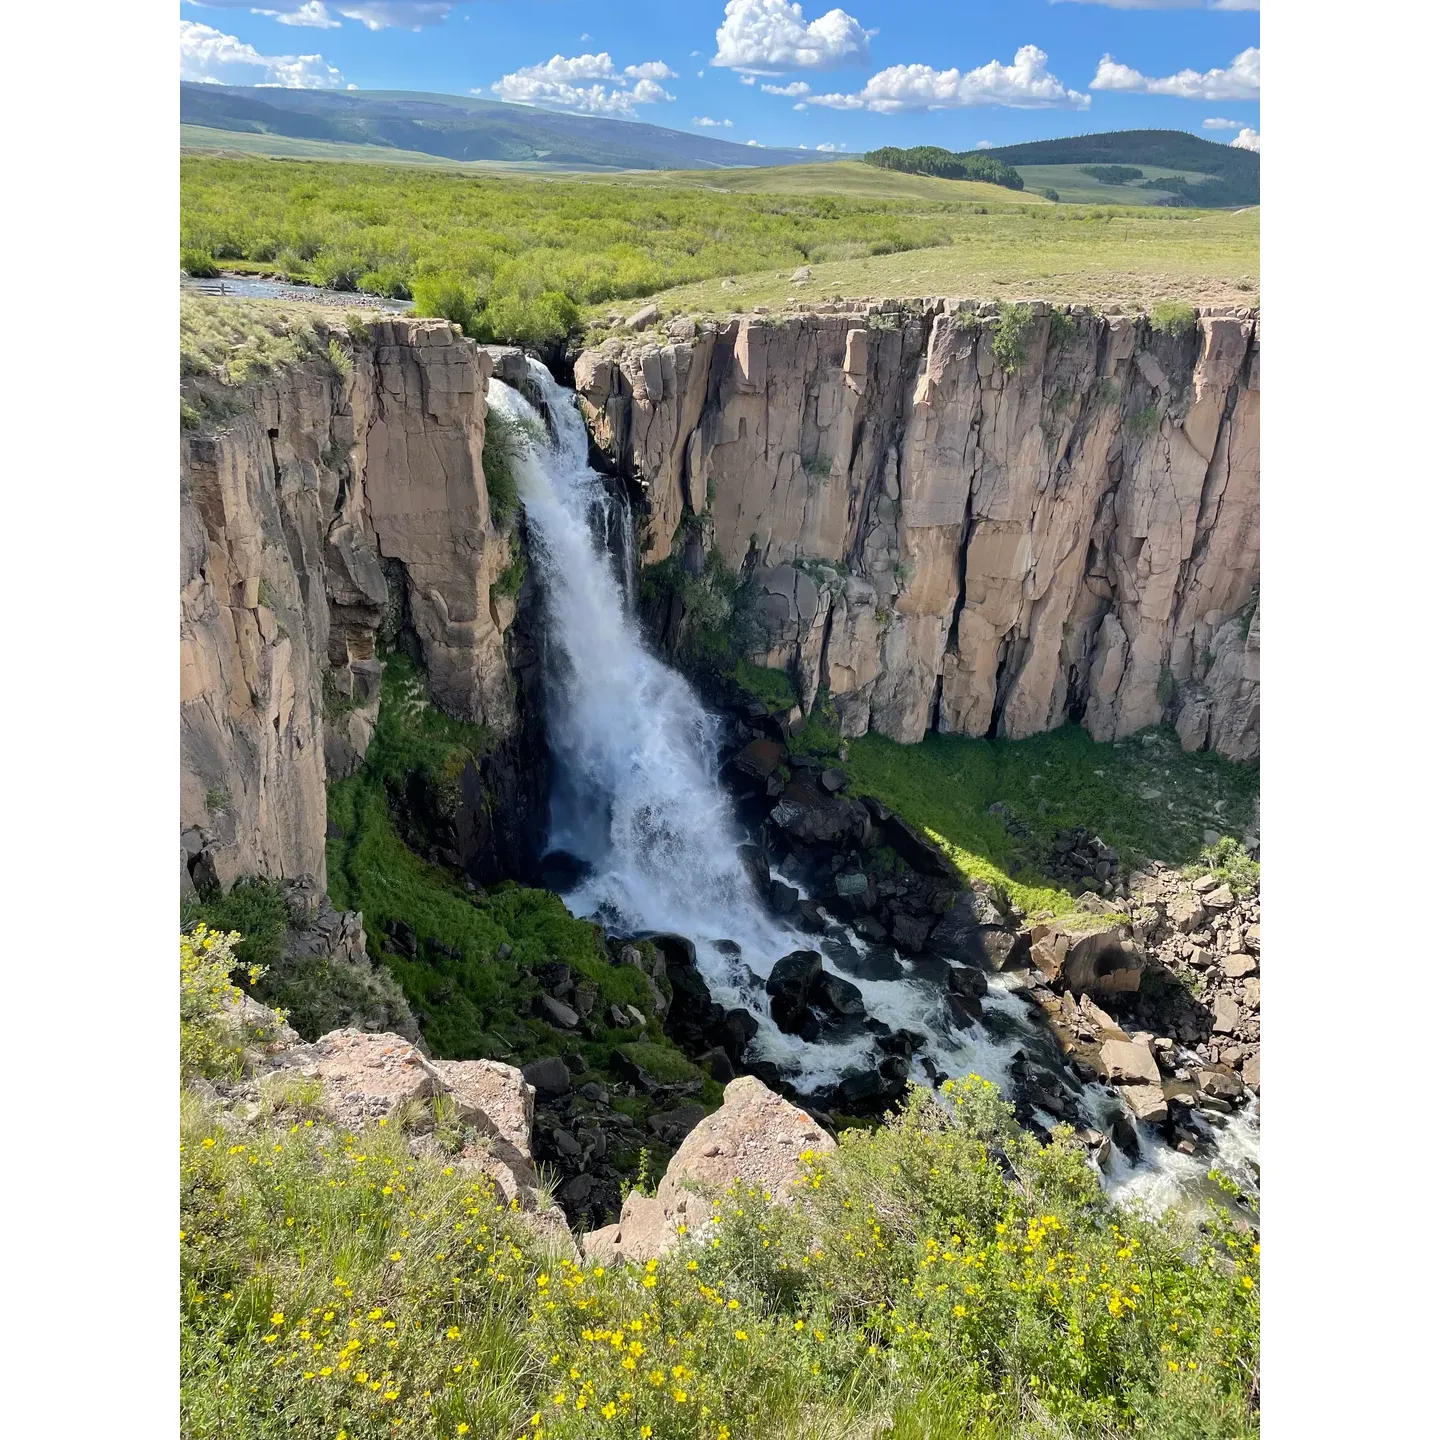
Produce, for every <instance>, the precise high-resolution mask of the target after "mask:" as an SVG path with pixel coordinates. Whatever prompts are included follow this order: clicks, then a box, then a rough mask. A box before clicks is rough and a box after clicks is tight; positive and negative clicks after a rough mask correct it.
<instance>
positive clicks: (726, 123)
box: [690, 115, 735, 130]
mask: <svg viewBox="0 0 1440 1440" xmlns="http://www.w3.org/2000/svg"><path fill="white" fill-rule="evenodd" d="M690 123H691V124H692V125H700V126H703V127H704V128H705V129H707V130H729V129H730V128H731V127H732V126H733V125H734V124H735V122H734V121H733V120H712V119H711V118H710V117H709V116H708V115H695V116H692V117H691V120H690Z"/></svg>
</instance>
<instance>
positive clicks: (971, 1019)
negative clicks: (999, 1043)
mask: <svg viewBox="0 0 1440 1440" xmlns="http://www.w3.org/2000/svg"><path fill="white" fill-rule="evenodd" d="M945 1009H946V1011H947V1013H948V1014H949V1016H950V1019H951V1022H952V1023H953V1024H954V1025H955V1028H956V1029H957V1030H965V1029H968V1028H969V1027H970V1026H971V1025H974V1024H976V1023H977V1022H978V1021H979V1019H980V1016H981V1014H982V1013H983V1012H982V1010H981V1006H980V1002H979V1001H978V1000H972V999H971V998H970V997H969V996H968V995H956V994H955V993H954V992H953V991H950V992H948V993H947V994H946V996H945Z"/></svg>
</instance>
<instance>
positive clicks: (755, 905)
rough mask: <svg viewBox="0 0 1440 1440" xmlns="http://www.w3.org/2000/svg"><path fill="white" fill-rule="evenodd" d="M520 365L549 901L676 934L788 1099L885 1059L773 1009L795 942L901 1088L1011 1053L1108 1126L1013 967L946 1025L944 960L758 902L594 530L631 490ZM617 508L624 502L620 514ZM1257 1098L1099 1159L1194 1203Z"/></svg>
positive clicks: (623, 571) (705, 746)
mask: <svg viewBox="0 0 1440 1440" xmlns="http://www.w3.org/2000/svg"><path fill="white" fill-rule="evenodd" d="M529 371H530V374H529V382H530V383H528V384H527V386H526V389H527V391H528V392H529V393H530V394H532V395H536V396H538V397H541V398H542V399H543V409H544V412H545V414H544V417H543V418H542V416H541V415H540V413H539V412H538V411H537V410H536V408H535V407H534V406H532V405H531V403H530V402H529V401H528V400H527V399H526V398H524V396H522V395H521V394H520V393H519V392H518V391H517V390H515V389H513V388H511V387H510V386H507V385H505V384H504V383H502V382H501V381H500V380H498V379H494V378H492V379H491V381H490V389H489V403H490V406H491V408H493V409H495V410H499V411H501V412H502V413H504V414H505V415H507V416H508V417H509V418H511V419H512V420H516V421H522V422H529V423H528V424H527V427H526V428H527V429H528V431H529V432H530V433H531V434H532V435H537V436H538V435H545V436H547V437H548V439H546V440H544V441H541V440H538V439H537V440H534V441H533V442H531V443H528V444H527V445H526V446H525V447H524V448H523V449H522V451H521V453H520V454H519V455H518V456H517V457H516V461H515V468H516V474H517V481H518V486H519V492H520V497H521V501H522V503H523V505H524V509H525V516H526V524H527V529H528V534H529V548H530V562H531V566H532V568H533V569H534V571H535V574H536V579H537V582H538V585H539V589H540V593H541V596H542V603H543V607H544V635H545V643H546V647H547V653H546V661H545V665H546V686H547V723H548V729H549V743H550V747H551V752H552V758H553V762H554V775H555V779H554V785H553V790H552V794H551V812H550V829H549V845H550V848H551V849H552V850H554V851H560V852H564V853H566V854H567V855H569V856H572V857H574V858H575V860H577V861H578V862H580V865H581V867H582V869H583V876H582V878H580V879H579V880H578V881H576V882H575V883H574V884H573V887H572V888H570V889H569V890H568V892H567V893H565V894H564V895H563V899H564V901H565V903H566V905H567V907H568V908H569V909H570V910H571V912H572V913H574V914H575V915H577V916H582V917H591V918H594V919H595V920H596V921H597V922H599V923H600V924H601V925H602V926H603V927H604V928H605V929H606V931H607V932H609V933H611V934H613V935H620V936H630V935H636V934H640V933H644V932H665V933H672V934H675V935H680V936H684V937H686V938H687V939H688V940H689V941H690V942H692V943H693V945H694V947H695V959H696V965H697V967H698V969H699V971H700V972H701V974H702V976H703V978H704V980H705V983H706V985H707V986H708V987H709V990H710V993H711V996H712V997H713V999H714V1000H715V1001H716V1002H717V1003H719V1004H720V1005H722V1006H723V1007H725V1009H727V1010H731V1009H737V1008H738V1009H743V1010H745V1011H747V1012H748V1013H749V1014H750V1015H751V1016H753V1018H754V1022H755V1025H756V1027H757V1028H756V1032H755V1035H754V1038H753V1039H752V1040H751V1041H750V1043H749V1047H748V1050H747V1051H746V1061H747V1063H751V1064H764V1063H766V1062H768V1063H769V1064H771V1065H773V1066H775V1067H776V1069H777V1070H778V1072H779V1074H780V1075H781V1076H783V1078H784V1079H785V1081H787V1082H788V1083H789V1084H790V1085H792V1086H793V1087H794V1088H795V1090H796V1091H797V1092H798V1093H799V1094H801V1095H802V1096H803V1095H806V1094H811V1093H815V1092H820V1091H825V1090H826V1089H827V1088H828V1087H834V1086H836V1085H838V1084H839V1083H840V1082H842V1081H843V1080H844V1079H845V1077H847V1076H852V1075H855V1074H856V1073H857V1072H859V1073H864V1072H866V1071H869V1070H874V1069H876V1068H877V1067H878V1066H880V1065H881V1064H882V1063H883V1062H884V1061H885V1059H886V1056H885V1053H884V1052H883V1051H882V1049H881V1047H880V1045H879V1043H878V1041H877V1038H876V1035H875V1034H874V1033H871V1032H870V1031H867V1030H865V1029H863V1028H852V1029H850V1030H849V1031H847V1032H845V1033H843V1034H840V1035H838V1036H836V1037H835V1038H832V1039H829V1040H827V1039H825V1038H821V1039H820V1040H813V1041H811V1040H805V1039H802V1038H801V1037H800V1036H799V1035H795V1034H789V1033H786V1032H784V1031H782V1030H781V1029H780V1028H779V1027H778V1026H777V1025H776V1023H775V1021H774V1020H773V1019H772V1016H771V1007H770V999H769V996H767V994H766V992H765V980H766V979H767V977H769V976H770V974H771V971H772V969H773V967H774V966H775V965H776V963H777V962H779V961H780V960H781V959H782V958H784V957H786V956H789V955H791V954H793V953H794V952H795V951H799V950H818V951H819V952H820V953H821V955H822V956H823V962H824V969H825V971H826V972H827V973H831V974H834V975H836V976H839V977H841V978H842V979H843V980H844V981H845V982H847V983H848V984H849V985H850V986H854V987H856V988H857V989H858V991H859V993H860V996H861V998H862V999H863V1003H864V1008H865V1014H866V1015H867V1016H868V1017H872V1018H873V1020H875V1021H878V1022H882V1023H883V1026H884V1027H888V1030H889V1031H890V1032H899V1031H906V1032H909V1034H910V1035H911V1036H913V1037H915V1038H916V1044H915V1049H914V1053H913V1054H912V1055H911V1056H910V1057H909V1061H908V1063H909V1076H908V1078H909V1079H910V1080H912V1081H913V1082H914V1083H916V1084H920V1085H929V1084H931V1083H933V1079H934V1077H935V1075H936V1074H944V1075H949V1076H953V1077H957V1078H958V1077H963V1076H965V1075H967V1074H970V1073H975V1074H978V1075H980V1076H982V1077H983V1078H985V1079H988V1080H990V1081H992V1082H993V1083H994V1084H996V1085H997V1086H998V1087H1000V1088H1001V1090H1002V1091H1004V1092H1007V1093H1008V1092H1009V1090H1010V1089H1011V1086H1012V1074H1013V1067H1014V1065H1015V1063H1016V1056H1017V1051H1019V1052H1023V1055H1024V1063H1025V1064H1027V1065H1029V1066H1031V1067H1033V1068H1034V1069H1035V1070H1036V1071H1038V1072H1043V1074H1044V1075H1045V1076H1046V1077H1048V1078H1047V1083H1050V1084H1051V1085H1052V1086H1053V1088H1054V1091H1055V1093H1057V1094H1060V1095H1063V1096H1064V1097H1065V1100H1066V1103H1067V1107H1068V1108H1069V1109H1071V1110H1072V1112H1077V1113H1078V1115H1079V1116H1080V1117H1081V1123H1082V1124H1085V1125H1088V1126H1091V1127H1093V1128H1094V1129H1096V1130H1099V1131H1104V1132H1109V1131H1110V1130H1111V1129H1112V1128H1113V1127H1114V1126H1115V1124H1116V1122H1117V1121H1120V1122H1121V1123H1124V1120H1123V1116H1124V1106H1123V1102H1121V1101H1120V1100H1119V1099H1118V1098H1117V1097H1116V1096H1115V1094H1114V1093H1113V1092H1112V1091H1110V1090H1108V1089H1107V1088H1106V1087H1104V1086H1102V1085H1099V1084H1095V1083H1085V1082H1082V1081H1081V1080H1080V1079H1078V1078H1077V1077H1076V1075H1075V1073H1074V1071H1073V1069H1072V1067H1071V1066H1070V1065H1069V1064H1068V1063H1067V1061H1066V1059H1065V1056H1064V1055H1063V1054H1062V1052H1061V1049H1060V1047H1059V1044H1058V1042H1057V1040H1056V1038H1055V1037H1054V1035H1053V1034H1052V1033H1051V1032H1050V1030H1049V1029H1048V1028H1047V1027H1046V1026H1045V1025H1044V1024H1043V1023H1042V1022H1041V1021H1040V1020H1038V1019H1037V1017H1036V1015H1035V1013H1034V1011H1033V1010H1032V1009H1031V1008H1030V1007H1029V1006H1027V1005H1026V1004H1025V1003H1024V1002H1023V1000H1022V998H1021V997H1020V995H1018V994H1017V993H1015V991H1014V989H1013V988H1012V986H1011V984H1010V983H1009V981H1010V979H1011V977H1007V976H1005V975H1003V974H997V975H992V976H990V977H989V980H988V991H987V993H986V994H985V995H984V996H983V998H982V999H981V1001H980V1005H981V1010H982V1014H981V1018H980V1020H979V1022H978V1023H971V1024H969V1025H966V1026H964V1027H963V1028H961V1027H960V1026H958V1025H957V1024H956V1022H955V1018H954V1013H953V1011H952V1010H951V1009H950V1008H948V1007H947V1005H946V1003H945V1001H946V987H945V983H944V981H943V979H942V980H939V981H937V979H936V974H937V971H938V973H940V974H943V973H944V969H943V967H944V963H945V962H944V961H942V960H938V959H931V958H930V957H927V956H925V955H924V954H921V955H918V956H913V957H910V956H903V955H899V954H897V953H895V952H893V951H891V950H890V949H889V947H876V946H874V945H873V944H872V942H869V941H867V940H865V939H862V938H861V937H860V936H859V935H858V934H856V933H855V931H854V930H853V929H852V928H851V927H850V926H848V925H847V924H845V923H844V922H843V921H842V920H840V919H839V918H836V917H833V916H830V915H828V914H826V916H825V933H824V935H817V934H814V933H808V934H807V933H804V932H802V930H801V929H799V928H797V927H796V926H795V925H794V924H792V923H791V922H790V921H789V920H787V919H785V918H782V917H780V916H778V915H776V914H774V913H771V911H770V910H769V909H768V908H767V907H765V906H764V905H763V904H762V903H761V902H760V900H759V898H758V897H757V894H756V891H755V887H754V884H753V883H752V880H751V878H750V876H749V875H748V874H747V872H746V869H745V866H744V864H743V863H742V861H741V858H740V856H739V854H738V853H737V847H739V846H740V845H742V844H744V843H745V842H747V841H748V840H749V839H750V838H751V837H750V836H748V835H747V834H746V833H744V831H743V830H742V828H741V826H740V824H739V821H738V819H737V815H736V810H735V807H734V805H733V804H732V801H731V797H730V795H729V793H728V792H727V790H726V788H725V786H724V784H723V783H722V780H721V751H722V735H723V731H722V722H721V719H720V717H718V716H716V715H715V714H713V713H711V712H710V711H708V710H707V709H706V707H705V706H704V705H703V704H702V703H701V701H700V699H699V697H698V696H697V694H696V693H695V691H694V690H693V689H692V687H691V686H690V684H689V683H688V682H687V681H686V679H685V678H684V677H683V676H682V675H681V674H680V673H679V672H678V671H676V670H675V669H673V668H672V667H671V666H669V665H667V664H666V663H665V662H664V661H662V660H661V659H659V658H658V657H657V656H656V655H655V653H654V652H653V651H652V649H651V648H650V647H649V646H648V645H647V643H646V641H645V638H644V636H643V635H642V632H641V629H640V626H639V623H638V620H637V618H636V616H635V613H634V588H635V585H634V580H635V577H634V556H633V552H632V550H631V548H630V546H629V545H626V546H623V547H622V549H621V551H620V552H619V553H618V554H617V553H612V550H611V548H610V547H609V546H607V544H606V539H605V537H606V536H614V535H616V534H620V535H623V536H625V537H629V536H632V535H633V527H632V524H631V517H630V515H629V513H628V502H625V501H623V500H621V499H619V498H617V496H616V494H615V491H614V487H613V485H611V484H607V482H606V480H605V478H604V477H603V476H601V475H600V474H598V473H597V472H596V471H595V470H594V469H592V468H591V466H590V464H589V459H588V456H589V443H588V435H587V433H586V429H585V424H584V420H583V418H582V416H581V414H580V411H579V408H578V406H577V404H576V400H575V396H574V394H573V392H571V391H569V390H567V389H565V388H563V387H562V386H560V385H559V384H557V383H556V381H555V380H554V379H553V378H552V377H551V375H550V373H549V372H548V370H546V369H545V368H544V367H543V366H542V365H541V364H540V363H539V362H538V361H536V360H534V359H531V360H530V361H529ZM547 421H548V424H547V423H546V422H547ZM616 506H622V507H623V508H624V513H623V514H620V515H618V516H617V514H616V513H615V507H616ZM877 948H883V949H884V950H885V956H884V962H885V963H884V964H883V965H877V966H875V967H871V968H868V969H867V967H866V966H864V965H863V964H861V965H858V966H857V965H856V964H855V963H854V962H855V960H856V959H858V958H861V957H864V956H866V955H867V954H869V953H871V952H872V951H874V950H876V949H877ZM877 975H878V976H881V977H883V978H876V976H877ZM1256 1111H1257V1106H1256V1103H1255V1101H1254V1100H1253V1099H1251V1100H1250V1101H1249V1103H1248V1104H1247V1105H1246V1106H1244V1107H1243V1108H1242V1109H1240V1110H1239V1111H1237V1113H1235V1114H1234V1115H1231V1116H1228V1117H1226V1118H1225V1119H1224V1120H1223V1121H1218V1122H1217V1123H1216V1124H1215V1125H1214V1126H1213V1127H1207V1122H1206V1121H1204V1120H1202V1119H1199V1117H1197V1122H1196V1123H1197V1128H1200V1129H1202V1130H1203V1129H1206V1128H1209V1129H1211V1132H1212V1133H1211V1136H1210V1139H1211V1141H1212V1145H1211V1147H1207V1148H1210V1150H1211V1153H1209V1154H1196V1155H1195V1156H1187V1155H1183V1154H1181V1153H1179V1152H1178V1151H1176V1150H1172V1149H1171V1148H1170V1147H1169V1146H1168V1145H1166V1143H1165V1142H1164V1140H1163V1139H1162V1138H1161V1137H1160V1135H1159V1134H1158V1132H1155V1131H1152V1130H1151V1128H1150V1127H1148V1126H1145V1125H1140V1124H1137V1125H1136V1126H1135V1130H1136V1132H1137V1135H1138V1152H1137V1155H1136V1158H1135V1159H1134V1160H1131V1159H1127V1157H1126V1156H1125V1155H1124V1154H1122V1153H1121V1148H1120V1147H1119V1146H1118V1145H1117V1146H1116V1147H1115V1149H1114V1150H1113V1152H1112V1154H1111V1157H1110V1159H1109V1161H1108V1163H1107V1166H1106V1175H1107V1183H1108V1184H1109V1186H1110V1188H1111V1191H1112V1193H1115V1194H1117V1195H1120V1196H1122V1197H1129V1198H1134V1199H1136V1200H1138V1201H1140V1202H1142V1203H1144V1204H1146V1205H1147V1206H1149V1207H1159V1206H1163V1205H1166V1204H1171V1203H1175V1202H1177V1201H1182V1200H1187V1199H1193V1198H1198V1197H1199V1196H1200V1195H1202V1194H1203V1193H1205V1192H1207V1191H1211V1190H1213V1187H1212V1186H1211V1184H1210V1182H1208V1181H1207V1180H1206V1175H1207V1172H1208V1170H1209V1169H1210V1167H1211V1166H1212V1165H1214V1166H1216V1167H1218V1168H1219V1169H1221V1170H1222V1171H1225V1172H1227V1173H1229V1174H1231V1175H1232V1176H1233V1177H1234V1178H1235V1179H1237V1180H1240V1181H1242V1183H1244V1184H1246V1185H1247V1186H1248V1185H1249V1184H1250V1183H1251V1177H1250V1176H1249V1175H1247V1174H1246V1168H1247V1162H1248V1163H1253V1162H1257V1161H1258V1155H1259V1127H1258V1116H1257V1113H1256ZM1039 1118H1040V1119H1041V1121H1042V1123H1044V1124H1046V1125H1047V1126H1048V1125H1049V1124H1051V1123H1058V1121H1059V1119H1060V1116H1059V1115H1058V1114H1057V1115H1051V1116H1048V1117H1047V1116H1046V1115H1045V1113H1044V1112H1043V1111H1042V1112H1039Z"/></svg>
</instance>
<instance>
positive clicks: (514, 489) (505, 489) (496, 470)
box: [480, 409, 545, 593]
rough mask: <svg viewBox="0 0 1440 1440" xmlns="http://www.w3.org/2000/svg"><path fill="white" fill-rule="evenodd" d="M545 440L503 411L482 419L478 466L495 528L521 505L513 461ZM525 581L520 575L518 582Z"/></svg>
mask: <svg viewBox="0 0 1440 1440" xmlns="http://www.w3.org/2000/svg"><path fill="white" fill-rule="evenodd" d="M544 440H545V437H544V435H543V433H542V432H540V431H539V430H537V429H536V428H535V426H534V425H533V424H527V423H525V422H524V421H520V420H512V419H511V418H510V416H508V415H507V414H506V413H505V412H504V411H503V410H494V409H492V410H491V411H490V413H489V414H488V415H487V416H486V417H485V448H484V450H483V451H482V452H481V455H480V463H481V467H482V468H483V470H484V472H485V489H486V491H487V492H488V493H489V496H490V515H491V518H492V519H493V520H494V521H495V523H496V524H497V525H503V524H504V523H505V522H506V521H507V520H509V519H510V517H511V516H512V515H514V513H515V511H516V510H517V509H518V507H519V504H520V490H519V485H518V482H517V479H516V475H515V465H516V461H517V460H518V459H519V458H520V456H521V455H522V454H523V453H524V451H525V450H526V448H527V447H530V446H535V445H541V444H543V443H544ZM512 563H513V562H512ZM524 578H525V576H524V572H523V571H522V572H521V575H520V580H523V579H524ZM519 588H520V585H519V581H517V582H516V585H515V589H516V590H517V591H518V590H519ZM511 593H514V592H511Z"/></svg>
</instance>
